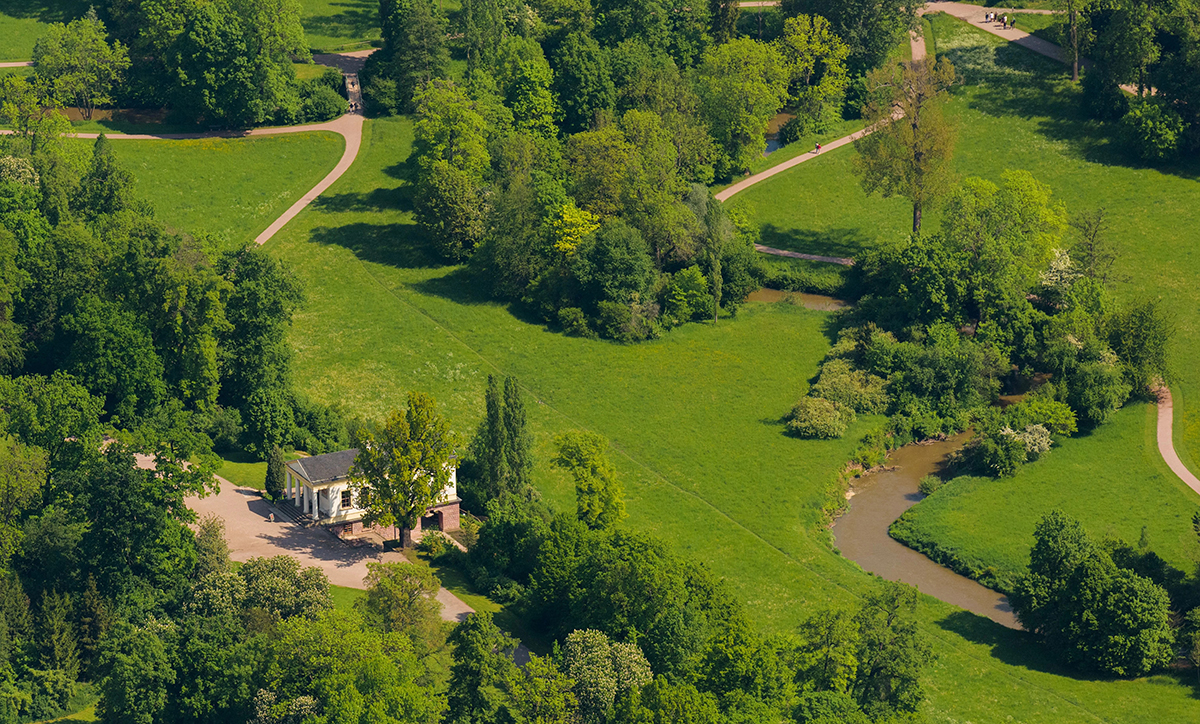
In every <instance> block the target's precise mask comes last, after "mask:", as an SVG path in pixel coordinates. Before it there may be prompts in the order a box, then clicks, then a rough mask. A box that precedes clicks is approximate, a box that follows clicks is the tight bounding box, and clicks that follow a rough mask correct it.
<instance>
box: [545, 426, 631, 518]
mask: <svg viewBox="0 0 1200 724" xmlns="http://www.w3.org/2000/svg"><path fill="white" fill-rule="evenodd" d="M554 445H555V447H556V448H557V454H556V455H555V457H554V464H555V465H557V466H558V467H560V468H562V469H563V470H566V471H567V472H569V473H571V476H572V477H573V478H574V479H575V503H576V514H577V516H578V517H579V520H581V521H583V523H584V524H586V525H587V526H588V527H589V528H593V529H596V528H601V529H602V528H611V527H613V526H615V525H616V524H617V523H618V522H619V521H620V520H621V519H622V518H624V517H625V500H624V490H623V489H622V486H621V483H620V482H619V481H618V480H617V473H616V471H615V470H614V469H613V467H612V463H610V462H609V461H608V455H607V454H606V451H607V449H608V440H606V439H604V437H603V436H601V435H598V434H596V433H594V432H588V431H584V430H572V431H570V432H565V433H563V434H561V435H559V436H558V437H556V438H555V440H554Z"/></svg>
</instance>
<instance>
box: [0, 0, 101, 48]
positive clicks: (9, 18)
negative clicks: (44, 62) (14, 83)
mask: <svg viewBox="0 0 1200 724" xmlns="http://www.w3.org/2000/svg"><path fill="white" fill-rule="evenodd" d="M90 4H91V3H90V2H89V0H0V63H3V62H12V61H19V60H29V59H30V58H32V57H33V44H34V43H36V42H37V39H38V38H40V37H41V36H42V35H43V34H44V33H45V32H46V26H47V25H49V24H50V23H69V22H71V21H72V20H74V19H75V18H78V17H80V16H81V15H83V14H84V13H86V12H87V9H88V6H89V5H90Z"/></svg>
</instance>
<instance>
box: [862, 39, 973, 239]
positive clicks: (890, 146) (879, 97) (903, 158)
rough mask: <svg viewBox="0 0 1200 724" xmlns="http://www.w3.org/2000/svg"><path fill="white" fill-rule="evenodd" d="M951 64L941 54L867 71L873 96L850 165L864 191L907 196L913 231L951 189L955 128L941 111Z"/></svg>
mask: <svg viewBox="0 0 1200 724" xmlns="http://www.w3.org/2000/svg"><path fill="white" fill-rule="evenodd" d="M955 78H956V76H955V73H954V66H953V65H952V64H951V63H950V61H949V60H946V59H945V58H943V59H941V60H940V61H935V60H934V59H933V57H932V56H927V57H926V58H925V59H924V60H917V61H912V62H908V63H899V64H896V65H889V66H885V67H882V68H879V69H878V70H876V71H874V72H872V73H871V74H870V75H869V76H868V77H867V88H868V90H869V91H870V93H871V97H872V100H871V101H870V102H869V103H868V104H867V107H866V108H865V109H864V110H865V115H866V118H867V122H868V128H869V129H870V131H871V133H870V135H867V136H864V137H863V138H860V139H859V140H858V141H856V142H855V146H856V147H857V148H858V153H859V156H858V158H857V159H856V160H855V168H856V170H857V171H858V174H859V176H860V179H861V181H862V186H863V189H865V190H866V191H867V193H874V192H876V191H878V192H880V193H881V194H883V196H884V197H885V198H886V197H889V196H903V197H905V198H907V199H908V200H909V201H911V202H912V206H913V223H912V230H913V233H914V234H916V233H919V232H920V231H921V214H922V212H923V211H924V210H925V208H926V207H927V206H929V204H931V203H933V202H934V201H935V200H936V199H937V198H938V197H940V196H941V195H943V194H944V193H946V192H947V191H948V190H949V189H950V184H951V180H952V178H953V170H952V169H951V167H950V157H951V155H952V154H953V153H954V130H953V128H952V127H951V126H950V124H949V122H948V121H947V120H946V118H945V116H944V115H943V113H942V104H943V102H944V100H945V98H946V95H947V89H949V87H950V86H951V85H952V84H953V83H954V82H955Z"/></svg>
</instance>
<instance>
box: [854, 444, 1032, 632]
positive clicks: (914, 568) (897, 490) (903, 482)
mask: <svg viewBox="0 0 1200 724" xmlns="http://www.w3.org/2000/svg"><path fill="white" fill-rule="evenodd" d="M964 441H965V435H960V436H957V437H954V438H951V439H949V440H945V441H942V442H935V443H932V444H928V445H908V446H906V447H903V448H900V449H899V450H896V451H895V452H893V453H892V455H891V457H890V458H888V462H887V465H888V468H889V469H887V470H883V471H880V472H876V473H871V474H870V475H865V476H863V477H861V478H859V479H858V480H856V481H855V483H854V497H852V498H851V499H850V510H849V511H848V512H847V513H846V514H845V515H843V516H842V517H841V518H838V520H837V522H836V523H834V526H833V537H834V539H835V540H836V541H837V547H838V549H839V550H841V552H842V555H843V556H845V557H846V558H849V559H850V560H852V561H854V562H856V563H858V564H859V565H860V566H862V567H863V568H864V569H865V570H867V571H870V572H871V573H875V574H878V575H879V576H881V577H883V578H886V579H888V580H891V581H902V582H904V583H907V584H910V585H912V586H916V587H917V588H918V589H920V591H921V592H922V593H927V594H929V595H930V596H933V597H934V598H940V599H941V600H943V601H945V602H947V603H952V604H954V605H955V606H958V607H960V608H965V609H966V610H968V611H971V612H973V613H977V614H979V615H981V616H987V617H988V618H990V619H992V620H993V621H995V622H996V623H999V624H1002V625H1004V626H1008V627H1009V628H1020V625H1019V624H1018V623H1017V619H1016V617H1015V616H1014V615H1013V611H1012V608H1011V607H1009V605H1008V599H1007V597H1005V596H1004V595H1003V594H1000V593H997V592H995V591H993V590H991V589H990V588H985V587H983V586H981V585H979V584H978V583H976V582H975V581H972V580H971V579H969V578H966V577H964V576H960V575H958V574H957V573H955V572H953V571H951V570H950V569H949V568H946V567H944V566H941V565H938V564H937V563H934V562H933V561H931V560H929V559H928V558H926V557H925V556H924V555H922V554H920V553H918V552H916V551H914V550H913V549H911V548H908V547H906V546H904V545H902V544H901V543H899V542H897V541H896V540H893V539H892V537H891V536H889V535H888V526H890V525H891V524H892V521H894V520H896V518H899V517H900V515H901V514H902V513H903V512H904V511H906V510H908V509H909V508H911V507H912V506H913V505H915V504H916V503H917V501H919V500H920V499H921V498H922V497H923V496H922V495H921V493H920V492H918V491H917V484H918V483H919V482H920V480H921V478H923V477H924V476H926V475H929V474H930V473H933V472H935V471H936V470H937V469H938V467H939V465H940V464H941V463H942V461H943V460H945V458H946V456H947V455H948V454H949V453H951V452H952V451H953V450H954V449H956V448H957V447H959V446H960V445H962V444H963V442H964ZM893 468H894V469H893Z"/></svg>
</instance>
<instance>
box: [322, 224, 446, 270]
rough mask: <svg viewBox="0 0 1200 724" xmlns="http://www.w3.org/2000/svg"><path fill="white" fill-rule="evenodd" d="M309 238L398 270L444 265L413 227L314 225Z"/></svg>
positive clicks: (412, 225)
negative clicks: (315, 226)
mask: <svg viewBox="0 0 1200 724" xmlns="http://www.w3.org/2000/svg"><path fill="white" fill-rule="evenodd" d="M310 238H311V239H312V240H313V241H315V242H317V243H318V244H326V245H330V246H340V247H342V248H345V249H349V250H350V251H351V252H353V253H354V255H355V256H356V257H358V258H359V259H361V260H363V261H369V262H373V263H375V264H384V265H387V266H392V267H397V268H400V269H431V268H435V267H441V266H445V262H444V261H443V260H442V259H441V258H440V257H439V256H438V254H437V253H436V252H435V251H434V249H433V247H432V246H431V245H430V244H429V242H428V240H427V239H426V238H425V235H424V234H422V233H421V230H420V229H419V228H418V227H417V226H416V225H415V224H363V223H359V224H347V225H345V226H333V227H329V226H318V227H317V228H315V229H313V230H312V232H311V234H310Z"/></svg>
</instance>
